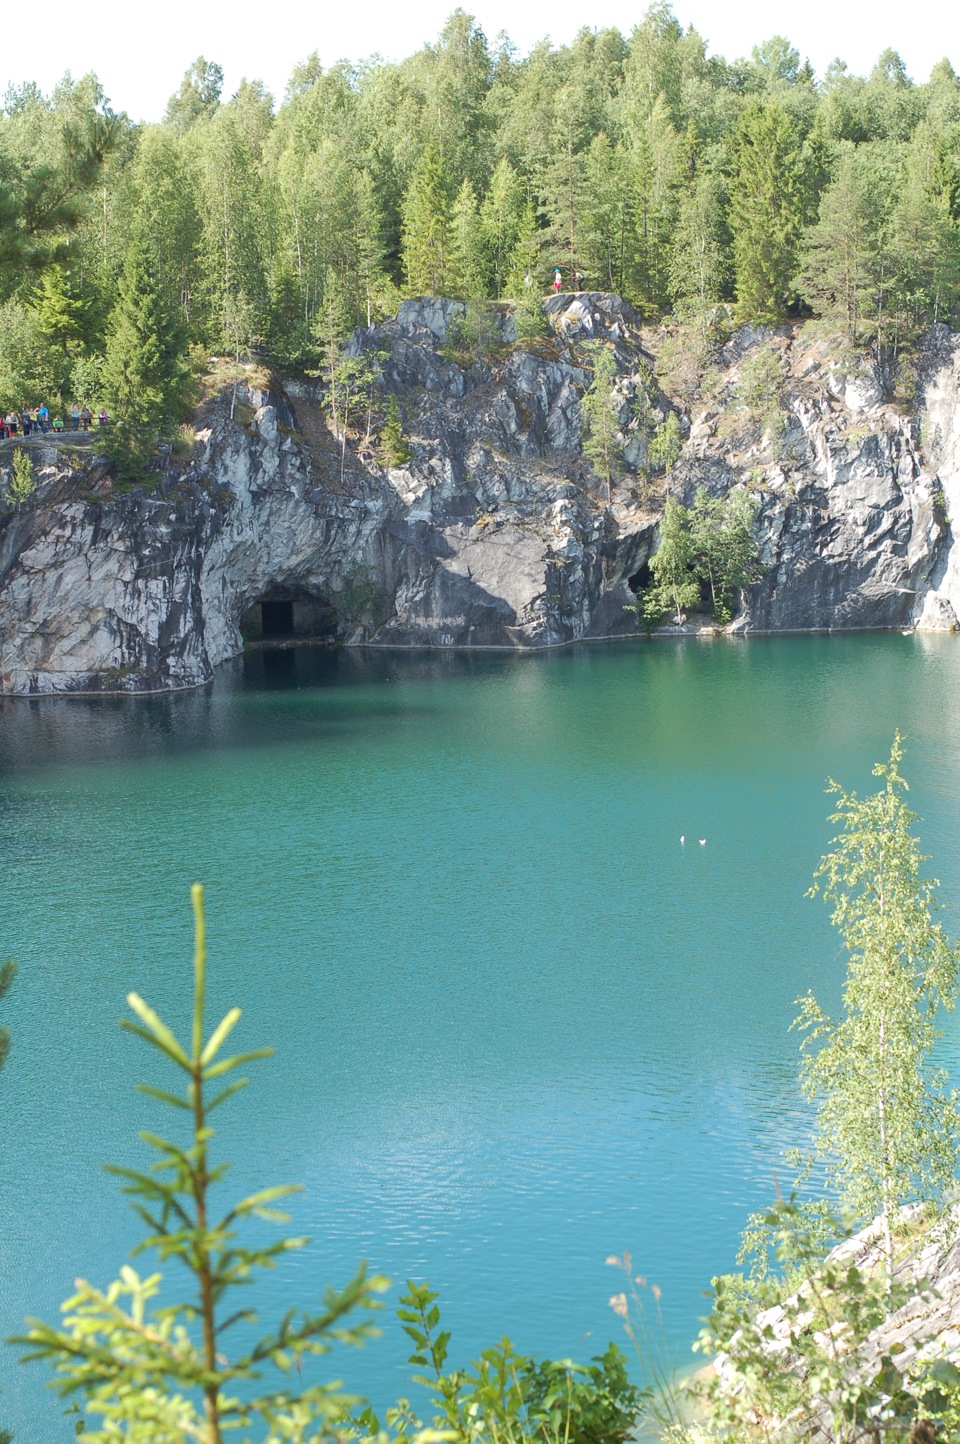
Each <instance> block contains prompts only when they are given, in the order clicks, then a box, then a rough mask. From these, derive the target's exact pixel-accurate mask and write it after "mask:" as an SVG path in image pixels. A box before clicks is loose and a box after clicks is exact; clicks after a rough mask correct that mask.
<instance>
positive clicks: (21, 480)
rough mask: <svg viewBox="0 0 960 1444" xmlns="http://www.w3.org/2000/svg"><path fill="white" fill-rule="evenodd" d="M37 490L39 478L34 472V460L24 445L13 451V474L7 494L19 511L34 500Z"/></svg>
mask: <svg viewBox="0 0 960 1444" xmlns="http://www.w3.org/2000/svg"><path fill="white" fill-rule="evenodd" d="M36 490H37V479H36V477H35V476H34V474H33V462H32V460H31V459H30V456H29V455H28V453H27V452H26V451H24V450H23V448H22V447H18V448H17V450H16V451H15V452H14V453H13V474H12V476H11V477H10V485H9V487H8V488H7V495H8V496H9V498H10V500H11V501H12V502H13V503H14V505H15V506H16V508H17V510H18V511H19V509H20V507H21V506H24V505H25V504H26V503H28V502H30V501H32V500H33V497H34V496H35V494H36Z"/></svg>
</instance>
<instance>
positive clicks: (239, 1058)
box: [203, 1048, 274, 1079]
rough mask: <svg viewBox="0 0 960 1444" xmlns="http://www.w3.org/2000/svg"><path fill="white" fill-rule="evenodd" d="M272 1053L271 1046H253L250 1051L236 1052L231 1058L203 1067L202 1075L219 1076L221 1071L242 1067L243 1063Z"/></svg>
mask: <svg viewBox="0 0 960 1444" xmlns="http://www.w3.org/2000/svg"><path fill="white" fill-rule="evenodd" d="M273 1054H274V1049H273V1048H255V1049H254V1050H253V1052H252V1053H237V1054H235V1055H234V1057H232V1058H224V1059H223V1060H222V1061H221V1062H219V1063H214V1064H213V1065H212V1066H211V1067H210V1068H205V1069H204V1073H203V1076H204V1078H206V1079H210V1078H219V1077H220V1074H221V1073H229V1071H230V1069H231V1068H242V1067H243V1065H244V1063H252V1062H254V1061H255V1059H257V1058H272V1057H273Z"/></svg>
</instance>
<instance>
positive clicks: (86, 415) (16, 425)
mask: <svg viewBox="0 0 960 1444" xmlns="http://www.w3.org/2000/svg"><path fill="white" fill-rule="evenodd" d="M109 421H110V418H109V416H108V415H107V413H106V412H105V411H104V410H103V408H102V407H101V409H100V411H99V412H98V414H97V425H98V426H99V428H100V430H101V431H104V430H105V429H106V427H107V426H108V424H109ZM67 423H68V424H67V426H66V428H65V427H64V419H63V417H62V416H51V415H50V409H49V407H47V406H38V407H36V409H35V410H33V411H31V410H30V408H29V407H27V406H25V407H24V409H23V410H22V411H21V412H16V411H10V412H8V413H7V415H6V416H4V415H3V414H2V413H0V441H3V440H5V439H6V438H7V437H8V436H17V435H18V434H19V435H21V436H32V435H33V434H34V433H35V432H37V433H40V434H42V435H44V436H45V435H46V433H47V432H48V431H53V432H56V434H57V435H58V436H62V435H63V433H64V430H65V429H66V430H67V431H89V430H90V429H91V427H92V426H93V412H92V411H91V410H90V407H89V406H87V405H86V404H84V405H83V406H78V405H77V404H76V402H74V404H73V405H72V406H71V408H70V410H69V411H68V412H67Z"/></svg>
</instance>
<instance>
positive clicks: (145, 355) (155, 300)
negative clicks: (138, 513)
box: [103, 238, 189, 477]
mask: <svg viewBox="0 0 960 1444" xmlns="http://www.w3.org/2000/svg"><path fill="white" fill-rule="evenodd" d="M185 350H186V345H185V336H184V333H183V331H182V329H181V327H180V324H179V320H178V318H177V316H176V315H175V314H173V313H172V312H171V310H170V309H169V308H168V307H167V306H165V305H164V299H163V296H162V294H161V290H160V286H159V282H158V278H157V276H156V273H155V269H154V267H153V266H152V265H151V261H150V255H149V251H148V248H147V245H146V243H145V242H144V241H143V240H142V239H140V238H136V239H134V241H133V242H132V243H131V245H130V248H129V250H128V252H127V255H126V258H125V260H124V265H123V274H122V275H121V278H120V285H119V294H118V297H117V304H116V306H115V308H114V311H113V315H112V316H111V318H110V328H109V333H108V336H107V355H106V361H105V363H104V368H103V388H104V393H105V396H106V400H107V406H108V408H109V410H110V412H111V415H112V429H111V432H110V439H109V445H110V449H111V451H112V453H113V456H114V459H115V461H116V464H117V468H118V470H119V472H120V474H121V475H122V476H128V477H137V476H142V475H143V473H144V471H145V469H146V466H147V462H148V461H149V458H150V454H151V452H152V450H153V447H154V445H155V444H156V440H157V436H158V434H159V433H160V432H161V431H162V430H163V428H164V425H165V423H167V422H168V421H171V420H172V419H173V418H175V417H176V416H177V415H178V414H179V413H180V410H181V408H182V406H183V403H184V399H185V395H186V390H187V386H188V378H189V371H188V368H187V366H186V363H185Z"/></svg>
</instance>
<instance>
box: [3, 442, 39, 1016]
mask: <svg viewBox="0 0 960 1444" xmlns="http://www.w3.org/2000/svg"><path fill="white" fill-rule="evenodd" d="M36 490H37V479H36V477H35V476H34V474H33V462H32V460H31V459H30V455H29V453H28V452H26V451H24V450H23V448H22V447H19V446H18V447H17V449H16V451H15V452H14V453H13V475H12V476H11V477H10V485H9V487H8V489H7V496H8V497H9V498H10V500H11V501H12V502H13V504H14V506H15V507H16V508H17V510H18V511H19V510H20V508H21V507H22V506H24V505H25V504H26V503H27V502H29V501H32V500H33V497H34V493H35V492H36ZM0 996H2V995H0Z"/></svg>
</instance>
